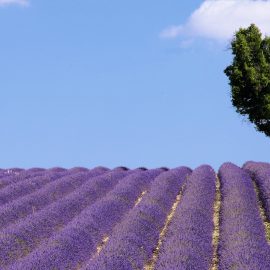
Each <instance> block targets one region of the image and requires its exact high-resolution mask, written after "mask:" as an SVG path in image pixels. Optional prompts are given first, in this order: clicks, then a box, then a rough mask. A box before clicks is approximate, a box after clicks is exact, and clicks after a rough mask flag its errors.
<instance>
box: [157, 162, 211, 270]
mask: <svg viewBox="0 0 270 270" xmlns="http://www.w3.org/2000/svg"><path fill="white" fill-rule="evenodd" d="M215 179H216V175H215V172H214V170H213V169H212V168H211V167H210V166H208V165H203V166H200V167H198V168H197V169H195V170H194V171H193V172H192V174H191V176H190V177H189V179H188V181H187V185H186V187H185V190H184V193H183V195H182V198H181V200H180V203H179V205H178V207H177V208H176V211H175V215H174V217H173V219H172V222H171V224H170V225H169V226H168V231H167V233H166V235H165V239H164V241H163V243H162V245H161V247H160V252H159V256H158V260H157V263H156V267H155V269H156V270H167V269H170V270H174V269H175V270H176V269H181V270H184V269H194V270H196V269H198V270H199V269H200V270H208V269H209V268H210V266H211V260H212V254H213V248H212V233H213V229H214V224H213V213H214V211H213V206H214V199H215Z"/></svg>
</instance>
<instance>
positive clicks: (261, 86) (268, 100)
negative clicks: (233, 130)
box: [224, 24, 270, 136]
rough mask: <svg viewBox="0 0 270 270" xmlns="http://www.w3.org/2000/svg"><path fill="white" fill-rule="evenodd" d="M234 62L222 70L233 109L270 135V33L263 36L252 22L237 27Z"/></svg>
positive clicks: (234, 41) (233, 41)
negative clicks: (227, 81)
mask: <svg viewBox="0 0 270 270" xmlns="http://www.w3.org/2000/svg"><path fill="white" fill-rule="evenodd" d="M231 49H232V54H233V56H234V58H233V62H232V64H231V65H229V66H228V67H227V68H226V69H225V70H224V73H225V74H226V75H227V76H228V78H229V80H230V86H231V100H232V104H233V106H234V107H235V108H236V111H237V112H238V113H240V114H242V115H245V116H247V117H248V119H249V120H250V121H251V122H252V123H253V124H255V126H256V129H257V130H258V131H260V132H264V133H265V135H266V136H270V37H265V38H264V39H262V34H261V32H260V30H259V29H258V28H257V26H256V25H255V24H251V25H250V26H249V27H248V28H246V29H245V28H240V29H239V30H238V31H237V32H236V33H235V35H234V39H233V40H232V42H231Z"/></svg>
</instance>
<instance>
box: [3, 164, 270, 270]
mask: <svg viewBox="0 0 270 270" xmlns="http://www.w3.org/2000/svg"><path fill="white" fill-rule="evenodd" d="M244 169H245V170H246V171H245V170H243V169H240V168H239V167H237V166H235V165H233V164H230V163H226V164H224V165H223V166H222V167H221V168H220V170H219V178H220V181H221V193H222V207H221V213H220V214H221V215H220V216H221V220H220V241H219V246H218V257H219V269H270V264H269V262H270V258H269V254H270V252H269V246H268V245H267V243H266V239H265V232H264V228H263V224H262V220H261V218H260V214H259V210H258V205H257V201H256V194H255V191H254V189H253V185H252V180H251V176H252V177H254V179H255V181H258V185H259V187H260V189H261V191H262V194H263V198H264V205H265V207H266V212H267V213H268V214H269V208H267V202H268V203H269V186H270V181H269V179H270V173H269V169H270V165H269V164H266V163H264V164H262V163H253V162H248V163H246V164H245V165H244ZM23 173H25V172H23ZM32 173H33V172H32ZM35 173H39V174H41V171H40V170H37V171H36V172H35ZM43 173H44V172H43ZM54 173H56V172H54ZM57 173H59V174H60V175H58V176H57V177H56V178H59V177H60V176H61V177H60V179H58V180H57V181H55V179H56V178H55V179H52V180H51V182H50V183H47V182H46V180H44V179H43V178H42V179H43V180H41V181H38V180H36V182H37V183H39V185H37V186H36V185H31V184H30V183H31V180H29V179H28V180H27V177H25V180H24V183H26V185H27V187H29V188H30V191H29V190H27V192H28V193H27V192H25V193H24V192H21V193H20V192H19V190H20V188H18V189H16V188H15V189H14V188H10V187H11V186H15V187H16V185H18V184H20V181H19V180H18V181H17V182H16V181H14V182H10V187H9V185H8V184H7V185H6V188H4V189H3V191H5V192H6V190H8V188H9V192H11V194H12V196H11V197H10V201H11V202H6V201H4V200H3V201H4V204H3V206H2V207H0V213H2V217H3V220H4V221H3V223H2V227H0V234H1V235H0V246H1V248H0V259H1V261H0V268H1V267H4V268H3V269H127V270H128V269H143V268H145V267H146V265H147V264H148V263H149V261H151V259H152V255H153V250H155V247H156V246H157V244H158V242H159V240H160V235H159V233H160V231H161V230H162V228H163V226H164V224H165V221H166V217H167V215H168V213H169V212H170V209H171V207H172V205H173V203H174V201H175V198H176V196H177V194H178V193H179V192H180V191H181V190H182V192H183V197H182V199H181V202H180V204H179V206H178V207H177V209H176V211H175V215H174V217H173V219H172V222H171V224H170V226H169V227H168V231H167V232H166V237H165V239H164V241H163V243H162V245H161V249H160V250H159V254H158V255H159V256H158V259H157V261H155V262H154V263H155V269H210V267H211V260H212V256H213V246H212V233H213V228H214V224H213V203H214V198H215V180H216V175H215V173H214V171H213V170H212V169H211V167H209V166H201V167H199V168H197V169H196V170H194V171H193V172H192V173H191V170H189V169H188V168H186V167H180V168H177V169H174V170H169V171H167V172H163V170H162V169H157V170H149V171H142V170H133V171H132V170H130V171H124V170H121V169H118V170H115V171H109V170H107V169H105V168H99V169H96V170H92V171H84V172H76V173H77V174H76V173H74V172H73V174H72V177H71V175H68V172H67V171H65V170H63V171H58V172H57ZM78 173H79V175H78ZM61 174H62V175H61ZM98 175H99V176H98ZM13 177H14V176H13ZM35 177H44V175H43V176H41V175H35V176H34V178H35ZM187 177H189V179H188V181H186V179H187ZM32 178H33V177H31V178H30V179H32ZM34 178H33V179H34ZM1 179H3V178H0V181H1ZM45 179H46V177H45ZM82 179H84V180H82ZM6 180H7V179H6ZM72 180H73V181H72ZM90 180H91V181H90ZM108 180H109V181H108ZM27 181H28V182H27ZM36 182H35V183H36ZM0 183H1V182H0ZM42 183H43V185H44V186H42ZM184 184H186V186H185V185H184ZM32 186H34V189H32V190H31V187H32ZM184 186H185V189H184V190H183V187H184ZM35 190H36V191H35ZM54 190H56V193H55V194H54V195H53V196H52V197H50V194H51V193H52V192H53V191H54ZM0 191H1V190H0ZM34 191H35V192H34ZM143 191H147V194H146V195H145V196H144V197H143V200H142V201H141V203H140V204H139V205H138V206H134V203H135V202H136V199H137V198H138V197H139V196H140V194H141V193H142V192H143ZM5 192H4V193H3V194H1V192H0V198H1V196H3V198H5V199H6V200H7V198H8V196H6V197H5V195H4V194H8V192H7V193H5ZM12 192H13V193H12ZM267 192H268V193H267ZM89 194H90V195H91V196H89ZM16 198H19V199H16ZM33 204H36V207H37V210H39V211H37V212H36V213H31V209H30V208H29V207H28V208H27V205H33ZM268 206H269V204H268ZM16 207H17V208H16ZM20 207H21V208H20ZM12 209H17V213H14V212H13V211H12ZM32 210H33V209H32ZM15 212H16V211H15ZM5 213H8V214H5ZM19 213H24V214H23V216H25V217H26V218H24V219H21V217H20V215H19ZM12 214H13V215H12ZM0 220H1V218H0ZM16 220H18V222H17V223H14V222H15V221H16ZM8 224H9V225H8ZM7 225H8V226H7ZM59 226H60V228H59ZM61 226H63V228H61ZM106 235H108V236H109V241H108V243H107V245H106V246H105V247H104V249H103V250H102V251H101V253H100V254H99V255H98V256H94V255H95V252H96V248H97V246H98V244H99V243H100V242H102V238H103V237H104V236H106ZM1 269H2V268H1Z"/></svg>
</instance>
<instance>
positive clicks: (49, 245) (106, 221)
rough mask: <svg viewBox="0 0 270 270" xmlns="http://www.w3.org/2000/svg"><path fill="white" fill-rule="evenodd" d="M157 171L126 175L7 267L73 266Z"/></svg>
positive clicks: (124, 210)
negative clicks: (104, 194) (59, 229)
mask: <svg viewBox="0 0 270 270" xmlns="http://www.w3.org/2000/svg"><path fill="white" fill-rule="evenodd" d="M161 171H162V170H150V171H140V170H139V171H137V172H136V173H134V174H131V175H129V176H127V177H126V178H125V179H123V180H122V181H121V182H119V184H117V185H116V186H115V188H114V189H113V190H112V191H111V192H109V193H108V194H107V196H105V197H104V198H103V199H101V200H100V201H98V202H96V203H95V204H93V205H91V206H90V207H87V208H86V209H85V210H84V211H82V212H81V213H80V214H79V215H77V216H76V217H75V218H74V219H73V220H72V221H71V222H70V223H68V224H67V226H66V227H65V228H64V229H63V230H62V231H60V232H59V233H57V234H55V235H53V236H52V237H51V238H50V239H49V241H46V242H45V243H44V244H43V245H41V246H40V247H39V248H37V249H35V250H34V252H32V253H31V254H29V256H27V257H25V258H24V259H22V260H19V261H17V262H16V263H15V264H13V265H12V266H10V268H7V269H20V270H22V269H25V270H26V269H27V270H31V269H33V270H34V269H54V268H56V269H74V268H75V267H76V266H78V265H79V264H80V263H81V262H82V261H84V260H85V258H88V257H89V256H91V254H93V253H94V252H95V250H96V247H97V245H98V243H100V241H101V240H102V238H103V236H104V234H108V233H110V232H111V230H112V228H113V227H114V225H115V224H116V223H117V222H119V220H121V218H122V217H123V215H124V214H125V213H126V212H127V211H128V210H129V209H131V208H132V207H133V206H134V202H135V201H136V199H137V198H138V196H139V195H140V194H141V192H142V191H143V190H144V189H145V188H147V187H148V186H149V185H150V183H151V181H152V180H153V179H154V178H155V177H156V176H157V175H158V174H160V173H161ZM1 257H2V256H1ZM1 257H0V258H1Z"/></svg>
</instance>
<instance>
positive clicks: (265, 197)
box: [243, 161, 270, 220]
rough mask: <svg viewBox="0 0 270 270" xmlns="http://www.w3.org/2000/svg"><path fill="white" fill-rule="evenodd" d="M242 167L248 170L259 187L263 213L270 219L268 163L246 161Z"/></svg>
mask: <svg viewBox="0 0 270 270" xmlns="http://www.w3.org/2000/svg"><path fill="white" fill-rule="evenodd" d="M243 169H245V170H246V171H248V172H249V173H250V175H251V177H253V179H254V181H255V182H256V184H257V185H258V187H259V190H260V195H261V199H262V203H263V207H264V209H265V214H266V216H267V218H268V220H270V164H269V163H264V162H252V161H250V162H246V163H245V164H244V166H243Z"/></svg>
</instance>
